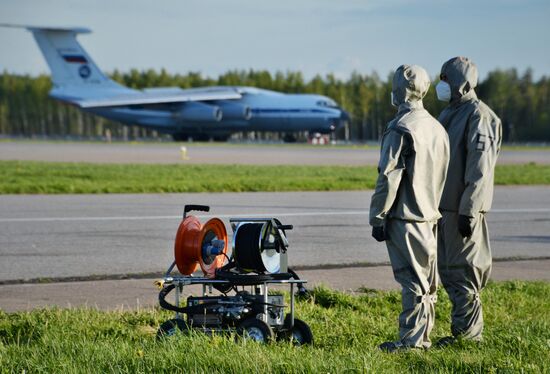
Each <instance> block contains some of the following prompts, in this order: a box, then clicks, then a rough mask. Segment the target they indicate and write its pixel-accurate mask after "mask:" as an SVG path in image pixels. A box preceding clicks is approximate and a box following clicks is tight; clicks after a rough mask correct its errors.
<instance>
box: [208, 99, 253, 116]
mask: <svg viewBox="0 0 550 374" xmlns="http://www.w3.org/2000/svg"><path fill="white" fill-rule="evenodd" d="M216 105H218V106H219V107H220V108H221V109H222V111H223V119H233V120H245V121H248V120H249V119H251V118H252V109H250V107H249V106H248V105H242V104H237V103H232V102H227V101H218V102H216Z"/></svg>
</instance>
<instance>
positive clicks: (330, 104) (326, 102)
mask: <svg viewBox="0 0 550 374" xmlns="http://www.w3.org/2000/svg"><path fill="white" fill-rule="evenodd" d="M317 105H319V106H326V107H329V108H336V107H338V105H337V104H336V102H334V101H333V100H319V101H318V102H317Z"/></svg>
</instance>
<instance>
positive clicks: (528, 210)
mask: <svg viewBox="0 0 550 374" xmlns="http://www.w3.org/2000/svg"><path fill="white" fill-rule="evenodd" d="M490 213H492V214H503V213H550V208H519V209H493V210H491V211H490ZM368 214H369V212H368V211H367V210H356V211H333V212H294V213H284V212H277V213H262V214H216V215H197V217H198V218H213V217H217V218H258V217H261V218H263V217H266V218H268V217H317V216H350V215H368ZM181 217H182V216H181V215H178V216H125V217H124V216H120V217H41V218H40V217H31V218H0V222H5V223H8V222H63V221H143V220H163V219H179V218H181Z"/></svg>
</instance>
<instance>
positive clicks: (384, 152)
mask: <svg viewBox="0 0 550 374" xmlns="http://www.w3.org/2000/svg"><path fill="white" fill-rule="evenodd" d="M406 152H407V140H406V137H405V134H404V133H402V132H400V131H397V130H395V129H389V130H387V132H386V134H384V138H383V139H382V148H381V150H380V162H379V164H378V179H377V181H376V188H375V191H374V194H373V195H372V200H371V204H370V212H369V213H370V214H369V217H370V224H371V226H382V225H383V224H384V219H385V218H386V216H387V214H388V211H389V210H390V209H391V207H392V205H393V203H394V201H395V197H396V196H397V191H398V189H399V184H400V183H401V178H402V176H403V172H404V171H405V161H404V155H405V154H406Z"/></svg>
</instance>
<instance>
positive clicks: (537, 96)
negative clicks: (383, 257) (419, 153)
mask: <svg viewBox="0 0 550 374" xmlns="http://www.w3.org/2000/svg"><path fill="white" fill-rule="evenodd" d="M111 77H112V78H113V79H114V80H115V81H117V82H119V83H121V84H123V85H126V86H128V87H131V88H137V89H140V88H145V87H165V86H179V87H181V88H192V87H200V86H210V85H241V86H253V87H261V88H265V89H270V90H276V91H281V92H286V93H318V94H322V95H326V96H329V97H331V98H333V99H334V100H336V101H337V102H338V103H339V104H340V105H341V106H342V107H343V108H344V109H345V110H347V111H348V112H349V113H350V115H351V118H352V120H351V123H350V125H349V129H348V132H347V136H348V137H349V139H351V140H359V141H365V140H377V139H379V138H380V136H381V134H382V132H383V129H384V127H385V124H386V123H387V122H388V121H389V120H390V119H391V118H392V117H393V116H394V115H395V108H393V107H392V106H391V103H390V92H391V78H392V75H391V74H390V75H388V77H386V79H382V78H380V77H379V76H378V75H377V74H376V73H373V74H370V75H368V74H365V75H363V74H359V73H357V72H354V73H352V74H351V75H350V77H349V78H347V79H338V78H336V77H335V76H334V75H331V74H328V75H326V76H320V75H317V76H315V77H313V78H312V79H310V80H306V79H304V77H303V75H302V74H301V73H300V72H292V71H290V72H286V73H283V72H277V73H274V74H272V73H270V72H268V71H264V70H261V71H255V70H248V71H244V70H243V71H229V72H227V73H225V74H222V75H220V76H219V77H218V78H217V79H214V78H209V77H203V76H202V75H201V74H200V73H197V72H190V73H187V74H184V75H182V74H170V73H168V72H167V71H165V70H164V69H162V70H160V71H155V70H146V71H138V70H135V69H133V70H131V71H129V72H126V73H122V72H119V71H116V70H115V71H114V72H113V73H112V74H111ZM50 88H51V82H50V79H49V76H47V75H40V76H37V77H32V76H27V75H15V74H10V73H8V72H3V73H2V74H0V134H2V135H4V136H24V137H58V138H59V137H75V138H100V137H102V136H104V135H105V133H106V131H109V132H110V133H111V134H112V136H113V137H116V138H128V139H133V138H158V137H162V136H163V135H162V134H158V133H156V132H155V131H151V130H146V129H143V128H139V127H136V126H131V127H127V126H123V125H121V124H119V123H115V122H112V121H109V120H105V119H102V118H100V117H97V116H94V115H90V114H87V113H83V112H81V111H80V110H78V109H76V108H74V107H72V106H70V105H65V104H61V103H58V102H56V101H55V100H53V99H50V98H49V97H48V95H47V94H48V91H49V90H50ZM476 91H477V93H478V96H479V97H480V98H481V99H482V100H483V101H485V102H486V103H487V104H488V105H489V106H490V107H491V108H492V109H493V110H494V111H495V112H496V114H497V115H498V116H499V117H500V118H501V119H502V122H503V131H504V140H505V141H508V142H526V141H534V142H545V141H550V80H549V78H547V77H546V76H543V77H541V78H539V79H537V80H535V79H533V74H532V71H531V70H527V71H525V72H524V73H523V74H519V73H518V72H517V70H516V69H509V70H494V71H492V72H490V73H489V74H488V75H487V77H486V78H485V79H484V80H482V81H481V82H480V83H479V85H478V87H477V88H476ZM424 106H425V107H426V109H428V111H430V113H432V114H433V115H434V116H435V117H437V115H438V114H439V113H440V112H441V110H442V109H443V107H444V106H445V104H444V103H442V102H440V101H438V100H437V98H436V96H435V89H434V88H433V87H432V88H430V90H429V92H428V94H427V95H426V98H425V99H424ZM344 136H345V135H344V133H343V132H340V133H338V134H337V137H338V138H344Z"/></svg>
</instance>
